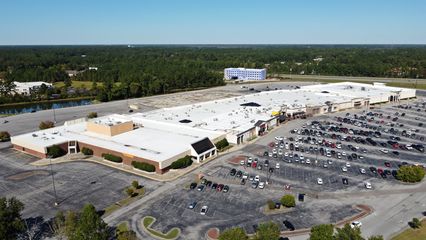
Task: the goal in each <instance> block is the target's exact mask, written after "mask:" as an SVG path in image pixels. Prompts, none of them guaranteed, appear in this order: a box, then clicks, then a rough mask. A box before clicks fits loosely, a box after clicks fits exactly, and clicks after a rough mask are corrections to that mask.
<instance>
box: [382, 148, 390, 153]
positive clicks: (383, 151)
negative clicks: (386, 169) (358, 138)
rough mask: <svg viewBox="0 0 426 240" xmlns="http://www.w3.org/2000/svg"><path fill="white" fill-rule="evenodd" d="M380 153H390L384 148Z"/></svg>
mask: <svg viewBox="0 0 426 240" xmlns="http://www.w3.org/2000/svg"><path fill="white" fill-rule="evenodd" d="M380 152H382V153H385V154H387V153H389V150H387V149H384V148H382V149H380Z"/></svg>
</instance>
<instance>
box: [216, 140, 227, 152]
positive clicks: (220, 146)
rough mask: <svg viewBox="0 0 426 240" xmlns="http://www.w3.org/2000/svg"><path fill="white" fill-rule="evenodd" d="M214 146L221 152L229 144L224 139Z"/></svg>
mask: <svg viewBox="0 0 426 240" xmlns="http://www.w3.org/2000/svg"><path fill="white" fill-rule="evenodd" d="M215 145H216V148H217V149H219V150H222V149H224V148H226V147H227V146H229V142H228V140H226V138H224V139H222V140H220V141H218V142H217V143H216V144H215Z"/></svg>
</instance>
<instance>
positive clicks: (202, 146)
mask: <svg viewBox="0 0 426 240" xmlns="http://www.w3.org/2000/svg"><path fill="white" fill-rule="evenodd" d="M191 146H192V148H193V149H194V150H195V152H197V154H201V153H203V152H207V151H208V150H210V149H213V148H214V144H213V143H212V141H210V139H209V138H204V139H202V140H200V141H198V142H196V143H193V144H191Z"/></svg>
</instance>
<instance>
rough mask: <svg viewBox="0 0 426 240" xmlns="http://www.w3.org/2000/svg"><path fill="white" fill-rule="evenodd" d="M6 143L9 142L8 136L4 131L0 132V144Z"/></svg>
mask: <svg viewBox="0 0 426 240" xmlns="http://www.w3.org/2000/svg"><path fill="white" fill-rule="evenodd" d="M7 141H10V134H9V133H8V132H5V131H2V132H0V142H7Z"/></svg>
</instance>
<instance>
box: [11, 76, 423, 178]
mask: <svg viewBox="0 0 426 240" xmlns="http://www.w3.org/2000/svg"><path fill="white" fill-rule="evenodd" d="M414 97H416V91H415V90H414V89H407V88H396V87H387V86H384V85H380V84H375V85H371V84H362V83H351V82H342V83H334V84H319V85H311V86H304V87H301V88H300V89H292V90H276V91H264V92H259V93H255V94H248V95H244V96H239V97H232V98H225V99H220V100H214V101H208V102H202V103H194V104H190V105H184V106H178V107H172V108H163V109H156V110H153V111H149V112H143V113H134V114H128V115H119V114H113V115H109V116H105V117H100V118H96V119H92V120H86V119H80V120H78V119H77V120H73V121H69V122H66V123H65V124H64V125H63V126H59V127H55V128H51V129H46V130H41V131H36V132H32V133H26V134H23V135H19V136H13V137H12V138H11V142H12V144H13V146H14V148H15V149H17V150H20V151H23V152H26V153H28V154H31V155H34V156H37V157H41V158H44V157H47V155H48V148H49V147H51V146H54V145H56V146H59V147H61V148H62V149H63V150H64V151H65V152H67V153H77V152H79V151H81V149H82V148H83V147H86V148H90V149H92V150H93V154H94V155H95V156H99V157H102V156H103V154H106V153H108V154H113V155H116V156H119V157H121V158H122V159H123V162H122V163H121V164H122V165H123V166H132V165H133V163H134V162H143V163H149V164H151V165H154V166H155V171H156V172H157V173H164V172H167V171H168V169H169V168H170V165H171V164H172V163H173V162H174V161H176V160H178V159H180V158H183V157H186V156H191V157H192V159H193V160H194V161H195V162H202V161H204V160H205V159H209V158H211V157H214V156H216V155H217V149H216V146H215V144H214V143H217V142H218V141H220V140H222V139H224V138H226V139H227V140H228V142H229V143H231V144H243V143H245V142H247V141H249V140H251V139H254V138H256V137H258V136H262V135H264V134H267V133H268V132H269V131H270V130H271V129H272V128H274V127H276V126H277V125H279V124H280V123H281V122H282V121H284V120H285V119H287V118H290V119H292V118H298V117H303V116H305V115H319V114H325V113H333V112H339V111H344V110H347V109H353V108H366V109H367V108H368V107H369V106H370V105H372V104H379V103H388V102H399V101H400V100H403V99H409V98H414Z"/></svg>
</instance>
